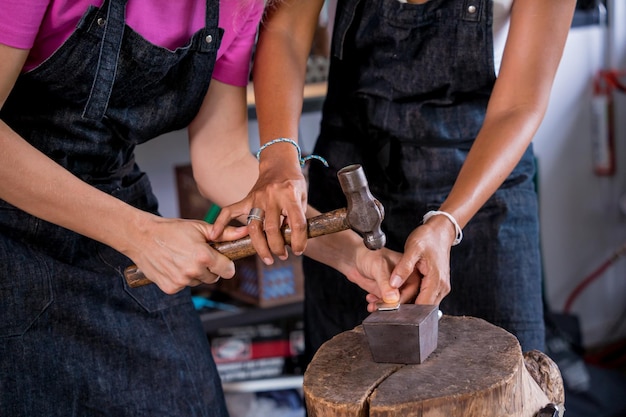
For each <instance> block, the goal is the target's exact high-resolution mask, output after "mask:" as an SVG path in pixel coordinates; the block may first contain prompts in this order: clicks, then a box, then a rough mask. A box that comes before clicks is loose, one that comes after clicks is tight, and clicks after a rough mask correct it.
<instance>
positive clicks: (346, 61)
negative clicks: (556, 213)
mask: <svg viewBox="0 0 626 417" xmlns="http://www.w3.org/2000/svg"><path fill="white" fill-rule="evenodd" d="M492 7H493V5H492V2H491V1H490V0H430V1H428V2H427V3H425V4H406V3H400V2H398V1H397V0H339V1H338V5H337V12H336V20H335V29H334V34H333V40H332V56H331V66H330V68H331V69H330V74H329V84H328V95H327V97H326V100H325V103H324V108H323V116H322V123H321V131H320V136H319V138H318V140H317V143H316V147H315V150H314V152H315V153H316V154H318V155H322V156H324V157H325V158H327V159H328V162H329V163H330V165H331V169H327V168H324V167H321V166H320V165H317V164H312V165H311V166H310V167H309V180H310V190H309V202H310V203H311V205H313V206H314V207H316V208H317V209H319V210H322V211H327V210H332V209H335V208H337V207H341V206H344V205H345V204H346V203H345V197H344V195H343V193H342V192H341V189H340V188H339V185H338V181H337V179H336V172H337V170H338V169H340V168H342V167H343V166H346V165H348V164H354V163H359V164H362V165H363V168H364V170H365V173H366V175H367V177H368V181H369V183H370V187H371V190H372V193H373V194H374V195H375V196H376V197H377V198H378V199H379V200H380V201H381V202H382V204H383V205H384V207H385V220H384V221H383V229H384V231H385V233H386V234H387V240H388V244H387V246H388V247H389V248H391V249H394V250H397V251H403V248H404V243H405V241H406V238H407V237H408V235H409V233H410V232H411V231H412V230H414V229H415V228H416V227H417V226H419V225H420V223H421V219H422V217H423V215H424V214H425V213H426V212H427V211H429V210H436V209H438V208H439V206H440V205H441V203H442V202H443V201H444V200H445V198H446V196H447V195H448V194H449V192H450V189H451V188H452V185H453V184H454V181H455V179H456V177H457V175H458V172H459V170H460V168H461V165H462V164H463V162H464V160H465V158H466V155H467V152H468V150H469V148H470V147H471V145H472V143H473V141H474V139H475V137H476V135H477V133H478V131H479V129H480V127H481V125H482V123H483V120H484V116H485V111H486V108H487V101H488V100H489V96H490V94H491V90H492V87H493V84H494V82H495V72H494V59H493V45H492V43H493V40H492ZM534 173H535V166H534V159H533V153H532V148H531V147H529V148H528V150H527V151H526V153H525V154H524V156H523V158H522V159H521V161H520V163H519V164H518V165H517V167H516V168H515V170H514V171H513V172H512V174H511V175H510V176H509V177H508V178H507V179H506V181H505V183H504V184H503V185H502V186H501V187H500V189H499V190H498V191H497V192H496V193H495V195H494V196H493V197H492V198H490V199H489V201H488V202H487V203H486V204H485V205H484V206H483V207H482V209H481V210H480V212H479V213H478V214H477V215H476V216H475V217H474V218H473V219H472V220H471V221H470V222H469V223H468V225H467V226H466V227H465V228H464V238H463V242H462V243H461V244H460V245H458V246H455V247H453V248H452V252H451V285H452V291H451V293H450V294H449V295H448V296H447V297H446V298H445V299H444V300H443V301H442V303H441V306H440V307H441V309H442V311H443V312H444V313H445V314H450V315H471V316H476V317H480V318H483V319H485V320H488V321H489V322H491V323H494V324H496V325H499V326H501V327H503V328H505V329H507V330H508V331H510V332H511V333H513V334H515V335H516V336H517V337H518V338H519V340H520V342H521V345H522V348H523V349H524V350H529V349H542V348H543V344H544V330H543V315H542V314H543V307H542V295H541V269H540V258H539V243H538V242H539V234H538V233H539V232H538V206H537V196H536V192H535V189H534V182H533V178H534ZM304 262H305V263H304V271H305V274H306V279H305V286H306V287H305V288H306V292H305V294H306V296H305V311H306V315H305V316H306V317H305V320H306V321H305V323H306V326H305V327H306V332H307V333H306V338H307V339H306V340H307V348H308V357H309V358H310V357H311V355H312V354H313V353H314V352H315V350H317V348H319V346H320V345H321V344H322V343H323V342H324V341H326V340H328V339H329V338H331V337H332V336H333V335H335V334H337V333H339V332H341V331H345V330H347V329H351V328H352V327H354V326H355V325H358V324H360V323H361V321H362V320H363V319H364V318H365V317H366V316H367V314H368V313H367V311H366V303H365V293H364V292H363V291H362V290H360V289H359V288H357V287H356V286H355V285H354V284H351V283H350V282H348V281H347V280H346V279H345V278H342V277H341V276H340V275H339V274H338V273H336V272H334V271H333V270H331V269H330V268H327V267H325V266H323V265H320V264H317V263H315V262H314V261H311V260H309V259H305V260H304ZM322 306H323V307H322Z"/></svg>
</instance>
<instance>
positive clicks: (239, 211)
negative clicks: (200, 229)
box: [208, 202, 247, 241]
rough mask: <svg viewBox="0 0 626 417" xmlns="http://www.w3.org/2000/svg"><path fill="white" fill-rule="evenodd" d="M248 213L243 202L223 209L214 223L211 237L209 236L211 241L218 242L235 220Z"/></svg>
mask: <svg viewBox="0 0 626 417" xmlns="http://www.w3.org/2000/svg"><path fill="white" fill-rule="evenodd" d="M246 213H247V209H246V205H245V204H244V203H243V202H240V203H235V204H232V205H230V206H227V207H223V208H222V209H221V210H220V213H219V215H218V216H217V218H216V219H215V221H214V222H213V228H212V230H211V231H210V235H209V236H208V238H209V240H211V241H216V240H218V239H219V236H220V235H221V234H222V232H223V231H224V229H225V228H226V226H228V225H229V224H230V223H231V221H232V220H233V219H237V218H241V217H242V216H244V215H245V214H246Z"/></svg>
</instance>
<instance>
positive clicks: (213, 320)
mask: <svg viewBox="0 0 626 417" xmlns="http://www.w3.org/2000/svg"><path fill="white" fill-rule="evenodd" d="M303 309H304V307H303V304H302V302H297V303H290V304H284V305H279V306H276V307H264V308H262V307H254V306H250V307H241V308H239V309H238V310H237V311H212V312H207V313H203V312H202V310H200V312H199V313H200V320H201V321H202V327H203V328H204V331H205V332H206V333H212V332H215V331H217V330H218V329H219V328H223V327H234V326H245V325H249V324H257V323H264V322H271V321H273V320H276V319H280V318H283V317H291V316H296V315H302V313H303Z"/></svg>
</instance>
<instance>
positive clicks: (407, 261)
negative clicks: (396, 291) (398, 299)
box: [389, 252, 421, 288]
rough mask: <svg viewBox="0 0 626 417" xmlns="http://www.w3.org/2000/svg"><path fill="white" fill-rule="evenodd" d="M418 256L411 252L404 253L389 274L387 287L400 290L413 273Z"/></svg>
mask: <svg viewBox="0 0 626 417" xmlns="http://www.w3.org/2000/svg"><path fill="white" fill-rule="evenodd" d="M420 258H421V257H420V256H419V255H417V254H413V253H411V252H405V253H404V255H402V258H400V260H399V261H398V263H397V264H396V266H395V268H394V269H393V271H392V272H391V278H390V279H389V285H390V286H391V287H393V288H400V287H402V285H404V283H405V282H406V280H407V279H408V278H409V276H411V274H412V273H413V272H415V266H416V265H417V263H418V262H419V260H420Z"/></svg>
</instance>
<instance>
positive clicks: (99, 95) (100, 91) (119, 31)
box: [82, 0, 128, 120]
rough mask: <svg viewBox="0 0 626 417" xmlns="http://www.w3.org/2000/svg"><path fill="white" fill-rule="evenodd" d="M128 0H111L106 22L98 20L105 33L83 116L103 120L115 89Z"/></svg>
mask: <svg viewBox="0 0 626 417" xmlns="http://www.w3.org/2000/svg"><path fill="white" fill-rule="evenodd" d="M127 1H128V0H117V1H116V0H110V1H108V0H107V1H106V3H108V7H107V17H106V20H105V21H104V22H102V21H101V20H99V21H98V24H99V25H102V24H104V25H105V28H104V35H103V37H102V43H101V46H100V56H99V58H98V67H97V68H96V75H95V77H94V80H93V85H92V86H91V92H90V94H89V98H88V100H87V104H86V105H85V109H84V110H83V115H82V117H83V118H86V119H92V120H101V119H102V118H103V117H104V114H105V112H106V109H107V107H108V104H109V98H110V97H111V91H112V90H113V83H114V82H115V74H116V72H117V62H118V59H119V55H120V49H121V46H122V38H123V36H124V28H125V24H126V23H125V15H126V2H127Z"/></svg>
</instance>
